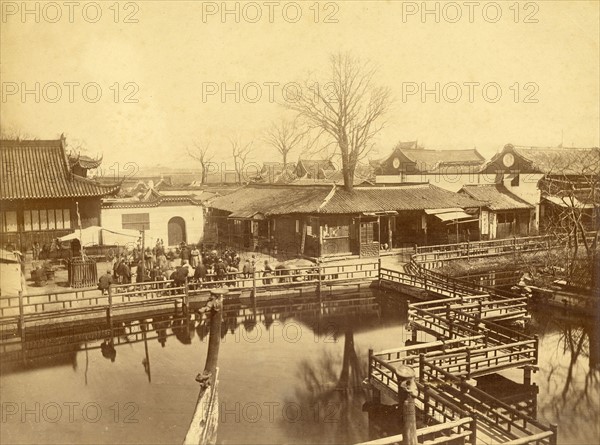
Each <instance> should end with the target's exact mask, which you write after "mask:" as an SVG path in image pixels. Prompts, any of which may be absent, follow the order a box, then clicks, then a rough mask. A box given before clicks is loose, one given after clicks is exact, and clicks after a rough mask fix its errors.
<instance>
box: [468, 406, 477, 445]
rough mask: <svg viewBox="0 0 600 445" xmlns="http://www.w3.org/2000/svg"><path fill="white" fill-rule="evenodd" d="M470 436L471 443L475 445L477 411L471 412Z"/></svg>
mask: <svg viewBox="0 0 600 445" xmlns="http://www.w3.org/2000/svg"><path fill="white" fill-rule="evenodd" d="M471 419H473V420H471V436H470V437H469V439H470V441H471V445H477V413H475V412H474V411H472V412H471Z"/></svg>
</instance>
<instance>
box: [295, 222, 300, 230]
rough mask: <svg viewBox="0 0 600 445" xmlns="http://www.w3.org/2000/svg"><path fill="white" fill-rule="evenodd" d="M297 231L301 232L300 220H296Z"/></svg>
mask: <svg viewBox="0 0 600 445" xmlns="http://www.w3.org/2000/svg"><path fill="white" fill-rule="evenodd" d="M296 233H300V220H299V219H297V220H296Z"/></svg>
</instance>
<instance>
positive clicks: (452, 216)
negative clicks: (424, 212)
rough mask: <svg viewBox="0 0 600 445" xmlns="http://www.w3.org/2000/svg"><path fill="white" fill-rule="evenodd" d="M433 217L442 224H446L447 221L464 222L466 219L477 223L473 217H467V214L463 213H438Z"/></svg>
mask: <svg viewBox="0 0 600 445" xmlns="http://www.w3.org/2000/svg"><path fill="white" fill-rule="evenodd" d="M435 217H436V218H437V219H439V220H440V221H443V222H448V221H458V220H464V219H468V220H471V221H477V218H473V215H469V214H468V213H465V212H462V211H460V212H448V213H438V214H436V215H435ZM463 222H468V221H463Z"/></svg>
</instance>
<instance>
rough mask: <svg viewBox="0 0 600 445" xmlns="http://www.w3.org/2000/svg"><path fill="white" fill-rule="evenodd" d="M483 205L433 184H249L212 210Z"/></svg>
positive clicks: (362, 209)
mask: <svg viewBox="0 0 600 445" xmlns="http://www.w3.org/2000/svg"><path fill="white" fill-rule="evenodd" d="M480 204H481V203H479V202H477V201H474V200H473V199H471V198H469V197H467V196H464V195H459V194H457V193H452V192H449V191H446V190H444V189H441V188H439V187H436V186H434V185H431V184H417V185H414V184H408V185H400V186H394V187H354V189H353V191H352V192H348V191H346V189H344V188H343V187H338V186H326V185H312V186H298V185H287V186H276V185H273V186H265V185H249V186H246V187H244V188H242V189H240V190H238V191H237V192H234V193H232V194H230V195H227V196H222V197H218V198H215V199H214V200H213V201H212V202H210V203H209V206H210V207H213V208H215V209H219V210H224V211H227V212H231V213H233V214H236V215H255V214H258V213H260V214H262V215H265V216H269V215H284V214H294V213H325V214H357V213H364V212H383V211H394V210H423V209H434V208H447V207H460V208H467V207H479V206H480Z"/></svg>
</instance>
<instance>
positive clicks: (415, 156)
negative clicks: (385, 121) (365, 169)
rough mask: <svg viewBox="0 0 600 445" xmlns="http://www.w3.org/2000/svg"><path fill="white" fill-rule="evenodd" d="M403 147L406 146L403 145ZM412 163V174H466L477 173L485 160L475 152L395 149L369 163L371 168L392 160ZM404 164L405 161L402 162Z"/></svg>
mask: <svg viewBox="0 0 600 445" xmlns="http://www.w3.org/2000/svg"><path fill="white" fill-rule="evenodd" d="M404 145H405V146H406V145H407V144H404ZM400 153H401V154H402V155H403V156H404V157H405V158H406V159H408V160H409V161H410V162H412V163H414V166H415V168H413V170H414V172H415V173H417V172H421V173H446V172H448V173H467V172H476V171H479V168H480V167H481V165H482V164H483V163H484V161H485V159H484V157H483V156H481V154H480V153H479V152H478V151H477V150H476V149H472V150H428V149H424V148H401V147H399V146H397V147H395V148H394V150H393V151H392V153H391V154H388V155H386V156H385V157H384V158H381V159H379V160H371V161H369V163H370V165H371V167H372V168H377V167H380V166H382V165H383V164H384V163H386V162H389V161H390V160H391V159H392V158H395V157H400V159H402V157H401V156H400ZM404 162H406V161H404Z"/></svg>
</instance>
